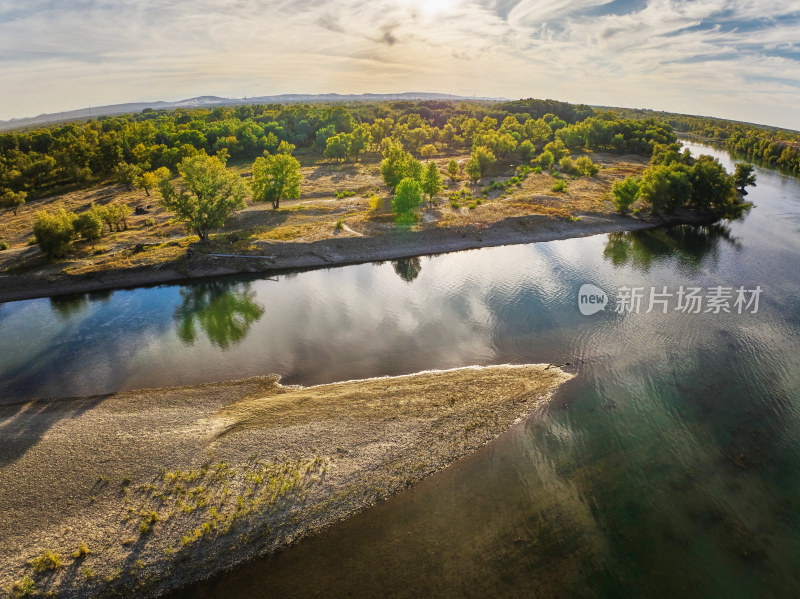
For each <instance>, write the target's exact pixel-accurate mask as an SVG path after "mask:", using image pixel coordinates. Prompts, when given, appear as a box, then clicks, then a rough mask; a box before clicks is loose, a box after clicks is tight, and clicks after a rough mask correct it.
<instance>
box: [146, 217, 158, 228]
mask: <svg viewBox="0 0 800 599" xmlns="http://www.w3.org/2000/svg"><path fill="white" fill-rule="evenodd" d="M155 224H156V221H155V220H154V219H152V218H146V219H145V220H144V226H145V227H154V226H155Z"/></svg>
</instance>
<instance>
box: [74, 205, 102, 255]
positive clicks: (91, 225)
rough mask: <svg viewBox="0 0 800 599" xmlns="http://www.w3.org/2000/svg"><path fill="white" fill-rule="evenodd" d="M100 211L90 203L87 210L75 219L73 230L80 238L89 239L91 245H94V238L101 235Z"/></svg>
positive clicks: (98, 237)
mask: <svg viewBox="0 0 800 599" xmlns="http://www.w3.org/2000/svg"><path fill="white" fill-rule="evenodd" d="M101 213H102V211H101V210H99V209H98V208H97V206H95V205H94V204H92V206H91V208H89V210H87V211H86V212H84V213H83V214H81V215H80V216H78V218H77V219H75V232H76V233H78V235H80V236H81V239H85V240H87V241H91V242H92V245H94V242H95V240H96V239H100V237H102V236H103V219H102V218H101Z"/></svg>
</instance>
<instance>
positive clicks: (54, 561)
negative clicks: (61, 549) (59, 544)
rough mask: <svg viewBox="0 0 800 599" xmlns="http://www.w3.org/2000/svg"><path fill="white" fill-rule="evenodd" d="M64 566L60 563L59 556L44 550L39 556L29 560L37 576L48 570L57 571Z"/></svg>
mask: <svg viewBox="0 0 800 599" xmlns="http://www.w3.org/2000/svg"><path fill="white" fill-rule="evenodd" d="M63 565H64V562H62V561H61V556H60V555H58V554H57V553H54V552H53V551H50V550H49V549H46V550H45V551H43V552H42V553H41V555H39V556H38V557H35V558H33V559H32V560H31V567H32V568H33V571H34V572H36V573H37V574H42V573H43V572H47V571H49V570H57V569H58V568H60V567H61V566H63Z"/></svg>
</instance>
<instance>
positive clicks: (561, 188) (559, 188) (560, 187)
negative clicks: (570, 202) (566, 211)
mask: <svg viewBox="0 0 800 599" xmlns="http://www.w3.org/2000/svg"><path fill="white" fill-rule="evenodd" d="M550 189H551V190H552V191H555V192H560V193H563V192H565V191H567V182H566V181H556V183H555V185H553V187H551V188H550Z"/></svg>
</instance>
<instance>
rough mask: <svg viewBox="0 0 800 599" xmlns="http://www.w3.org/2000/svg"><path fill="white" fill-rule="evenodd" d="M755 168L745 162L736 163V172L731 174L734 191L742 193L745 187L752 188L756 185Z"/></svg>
mask: <svg viewBox="0 0 800 599" xmlns="http://www.w3.org/2000/svg"><path fill="white" fill-rule="evenodd" d="M754 171H755V167H754V166H753V165H752V164H747V163H746V162H737V163H736V170H735V171H734V173H733V180H734V183H735V185H736V189H738V190H739V191H744V188H745V187H748V186H749V187H752V186H753V185H755V184H756V175H755V172H754Z"/></svg>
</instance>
